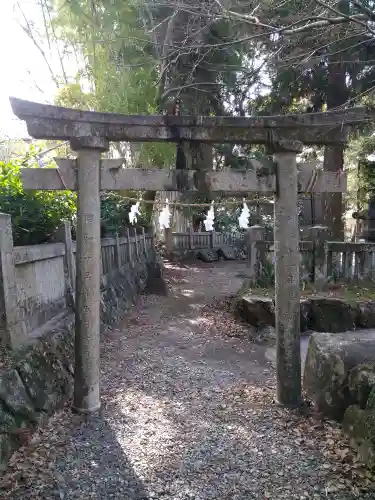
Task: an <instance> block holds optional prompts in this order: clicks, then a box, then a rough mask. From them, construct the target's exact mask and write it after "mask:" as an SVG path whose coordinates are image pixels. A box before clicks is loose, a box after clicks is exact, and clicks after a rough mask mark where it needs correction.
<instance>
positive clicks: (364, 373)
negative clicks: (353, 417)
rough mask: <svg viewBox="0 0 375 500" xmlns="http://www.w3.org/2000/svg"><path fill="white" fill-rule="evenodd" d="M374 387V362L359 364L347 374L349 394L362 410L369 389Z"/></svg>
mask: <svg viewBox="0 0 375 500" xmlns="http://www.w3.org/2000/svg"><path fill="white" fill-rule="evenodd" d="M374 386H375V362H372V363H365V364H360V365H357V366H355V367H354V368H352V369H351V370H350V372H349V392H350V394H351V395H352V397H353V399H354V401H355V402H356V403H357V404H358V405H359V406H360V408H362V409H364V408H365V407H366V403H367V400H368V397H369V395H370V392H371V389H372V388H373V387H374Z"/></svg>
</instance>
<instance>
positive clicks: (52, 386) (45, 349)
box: [16, 340, 73, 414]
mask: <svg viewBox="0 0 375 500" xmlns="http://www.w3.org/2000/svg"><path fill="white" fill-rule="evenodd" d="M16 368H17V371H18V372H19V374H20V376H21V378H22V381H23V383H24V385H25V386H26V387H27V390H28V393H29V394H30V397H31V398H32V402H33V406H34V407H35V408H36V410H37V411H42V412H46V413H48V414H51V413H53V411H55V410H56V409H57V408H58V407H59V406H60V404H61V402H62V401H64V400H65V399H66V398H67V397H70V396H71V395H72V390H73V377H72V375H71V373H70V372H69V371H68V370H67V368H66V365H65V364H64V363H63V362H62V360H61V359H60V358H59V356H58V353H57V352H56V351H54V350H53V349H52V348H51V346H48V344H47V342H46V341H45V340H43V341H40V342H39V343H38V344H37V345H36V346H35V347H34V348H33V349H32V350H31V351H30V352H28V353H27V354H26V355H25V357H24V359H22V360H21V361H19V362H18V363H17V365H16Z"/></svg>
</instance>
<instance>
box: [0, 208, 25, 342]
mask: <svg viewBox="0 0 375 500" xmlns="http://www.w3.org/2000/svg"><path fill="white" fill-rule="evenodd" d="M0 304H2V306H3V311H2V313H3V318H2V321H0V343H1V344H4V345H6V346H8V347H11V348H15V349H17V348H19V347H21V346H22V345H23V344H25V343H26V342H27V340H28V336H27V331H26V327H25V324H24V322H23V321H22V319H21V312H20V308H19V306H18V298H17V285H16V269H15V265H14V248H13V234H12V220H11V216H10V215H8V214H2V213H0Z"/></svg>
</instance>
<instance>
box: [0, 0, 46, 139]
mask: <svg viewBox="0 0 375 500" xmlns="http://www.w3.org/2000/svg"><path fill="white" fill-rule="evenodd" d="M16 4H17V2H16V1H14V0H2V1H1V2H0V67H1V69H2V71H1V78H0V137H4V136H7V137H10V138H14V137H18V138H21V137H28V134H27V131H26V127H25V126H24V124H23V122H21V121H19V120H17V119H16V118H15V116H14V115H13V113H12V110H11V107H10V104H9V96H13V97H19V98H21V99H27V100H29V101H37V102H43V103H52V102H53V99H54V95H55V93H56V85H55V84H54V82H53V80H52V78H51V76H50V74H49V71H48V69H47V66H46V63H45V62H44V60H43V58H42V56H41V55H40V53H39V51H38V49H37V48H36V47H35V46H34V45H33V43H32V42H31V41H30V39H29V38H28V36H27V35H26V33H24V32H23V30H22V28H21V27H20V25H19V22H23V19H22V14H21V12H20V10H19V9H18V8H17V5H16ZM19 4H20V5H21V8H22V10H23V11H24V13H25V14H26V16H27V18H28V20H33V21H34V22H35V23H36V26H43V24H42V18H41V13H40V10H39V7H38V6H37V4H36V0H19ZM47 50H48V49H47ZM51 61H53V57H52V59H51Z"/></svg>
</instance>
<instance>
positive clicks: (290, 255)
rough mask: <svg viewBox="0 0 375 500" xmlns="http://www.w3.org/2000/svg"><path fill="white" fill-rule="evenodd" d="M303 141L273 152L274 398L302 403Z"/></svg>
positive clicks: (288, 143)
mask: <svg viewBox="0 0 375 500" xmlns="http://www.w3.org/2000/svg"><path fill="white" fill-rule="evenodd" d="M301 150H302V144H301V143H299V142H298V141H282V142H280V143H279V144H278V145H277V148H276V149H275V153H274V161H275V164H276V172H277V173H276V196H275V204H274V214H275V227H274V242H275V245H274V248H275V322H276V378H277V401H278V402H279V403H280V404H282V405H285V406H292V407H293V406H294V407H295V406H299V405H300V403H301V353H300V285H299V279H300V274H299V263H300V252H299V233H298V171H297V161H296V158H297V153H299V152H301Z"/></svg>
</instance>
